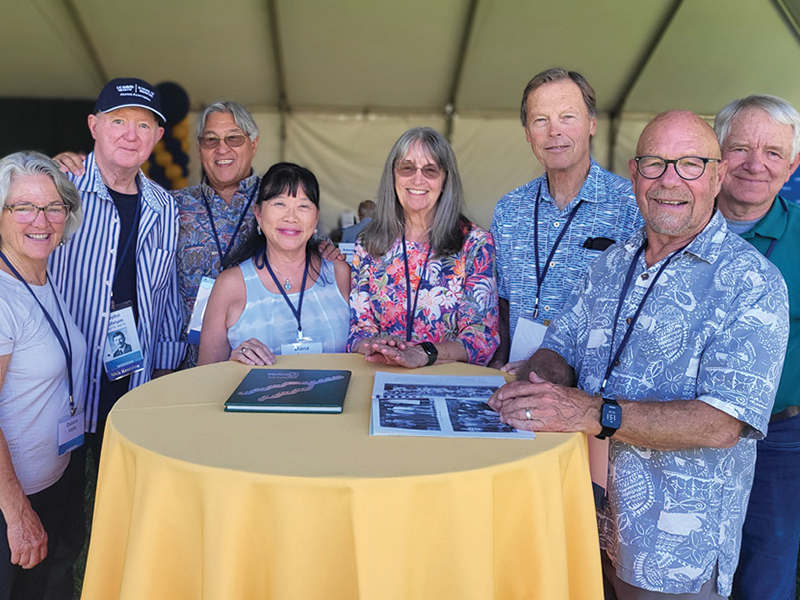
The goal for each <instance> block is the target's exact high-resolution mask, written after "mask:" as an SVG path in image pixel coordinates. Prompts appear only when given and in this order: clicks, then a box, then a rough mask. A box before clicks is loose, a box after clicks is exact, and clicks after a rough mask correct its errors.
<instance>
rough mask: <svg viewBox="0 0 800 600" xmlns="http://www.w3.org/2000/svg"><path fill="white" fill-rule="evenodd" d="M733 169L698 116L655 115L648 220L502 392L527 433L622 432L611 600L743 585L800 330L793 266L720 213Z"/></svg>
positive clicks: (642, 194)
mask: <svg viewBox="0 0 800 600" xmlns="http://www.w3.org/2000/svg"><path fill="white" fill-rule="evenodd" d="M725 170H726V163H725V162H724V161H721V160H720V149H719V145H718V144H717V141H716V137H715V135H714V132H713V130H712V129H711V128H710V127H709V126H708V124H707V123H705V122H704V121H703V120H702V119H700V118H699V117H698V116H697V115H694V114H693V113H689V112H670V113H664V114H662V115H659V116H658V117H656V118H655V119H654V120H653V121H651V122H650V123H649V124H648V126H647V127H646V128H645V130H644V132H643V133H642V135H641V137H640V138H639V144H638V147H637V157H636V158H635V159H634V160H631V161H630V172H631V179H632V180H633V187H634V191H635V193H636V198H637V202H638V204H639V208H640V209H641V212H642V215H643V216H644V220H645V228H644V230H642V231H640V232H638V233H637V234H636V235H634V236H633V237H631V238H630V239H629V240H628V241H627V242H625V243H624V244H617V245H615V246H613V247H612V248H610V249H609V250H608V251H607V252H605V253H604V254H603V255H602V256H601V257H600V259H599V260H598V261H597V263H595V265H594V267H593V268H592V269H591V271H590V272H589V273H587V275H586V276H585V277H584V279H583V281H582V282H581V285H580V286H579V287H578V289H577V290H576V291H575V293H574V294H573V295H572V296H571V297H570V299H569V301H568V302H567V306H566V308H565V310H564V311H563V312H562V313H561V315H560V316H559V317H558V318H557V320H556V321H555V322H554V323H553V326H552V327H551V328H550V330H549V331H548V334H547V336H546V338H545V340H544V343H543V345H542V348H541V349H540V350H539V351H538V352H537V353H536V354H535V355H534V356H533V357H532V358H531V359H530V361H528V363H527V364H526V365H525V367H524V368H523V369H522V370H521V373H520V376H521V380H519V381H517V382H514V383H510V384H508V385H506V386H504V387H503V388H501V389H500V390H499V391H498V392H497V393H496V394H495V395H494V396H493V398H492V399H491V400H490V404H491V405H492V407H493V408H495V409H496V410H498V411H499V412H500V415H501V418H502V420H503V421H504V422H506V423H508V424H510V425H512V426H513V427H516V428H522V429H528V430H534V431H581V432H584V433H586V434H587V435H590V436H598V437H601V438H602V439H608V438H612V436H613V438H612V441H611V442H610V446H609V449H608V457H609V465H610V469H609V476H608V481H607V485H608V496H607V502H606V503H605V506H604V507H603V508H602V509H601V510H600V511H599V512H598V524H599V531H600V545H601V548H602V549H603V553H602V556H603V572H604V577H605V584H606V593H607V596H606V598H620V599H623V598H624V599H639V600H644V599H647V600H654V599H657V598H663V599H664V600H667V599H669V600H675V599H689V598H704V599H705V598H709V599H723V598H727V596H728V594H729V593H730V591H731V583H732V579H733V573H734V570H735V568H736V563H737V559H738V554H739V545H740V541H741V528H742V522H743V520H744V512H745V508H746V506H747V500H748V495H749V493H750V487H751V484H752V478H753V469H754V465H755V444H756V439H758V438H761V437H763V436H764V433H765V432H766V429H767V424H768V421H769V415H770V411H771V409H772V404H773V401H774V398H775V392H776V390H777V386H778V382H779V379H780V373H781V368H782V365H783V357H784V354H785V351H786V341H787V337H788V328H789V327H788V296H787V292H786V285H785V283H784V281H783V278H782V277H781V275H780V272H779V271H778V270H777V269H776V268H775V267H774V266H773V265H772V264H770V263H769V261H767V260H766V259H765V258H764V257H763V256H762V255H761V254H760V253H759V252H757V251H756V250H755V249H754V248H753V247H752V246H750V245H749V244H748V243H747V242H744V241H743V240H742V239H741V238H739V237H738V236H736V235H735V234H733V233H731V232H730V231H728V229H727V226H726V224H725V220H724V218H723V217H722V215H721V214H719V212H716V211H715V209H714V198H715V196H716V194H717V193H718V192H719V189H720V186H721V183H722V179H723V177H724V176H725Z"/></svg>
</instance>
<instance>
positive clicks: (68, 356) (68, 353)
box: [0, 250, 75, 417]
mask: <svg viewBox="0 0 800 600" xmlns="http://www.w3.org/2000/svg"><path fill="white" fill-rule="evenodd" d="M0 258H2V259H3V262H5V263H6V265H8V268H9V269H10V270H11V272H12V273H13V274H14V277H16V278H17V279H19V280H20V281H21V282H22V284H23V285H24V286H25V287H26V288H27V289H28V291H29V292H30V293H31V296H33V299H34V300H36V303H37V304H38V305H39V308H41V309H42V312H43V313H44V318H45V319H47V322H48V324H49V325H50V328H51V329H52V330H53V333H54V334H55V336H56V339H57V340H58V344H59V345H60V346H61V351H62V352H63V353H64V360H65V361H66V363H67V382H68V383H69V416H70V417H74V416H75V400H74V399H73V395H74V382H73V379H72V340H71V339H70V337H69V328H68V327H67V320H66V319H65V318H64V311H63V310H61V303H60V302H59V301H58V294H56V291H55V289H54V288H53V282H52V281H50V278H49V277H47V283H48V284H49V285H50V289H51V290H52V292H53V298H54V299H55V301H56V306H57V307H58V314H60V315H61V322H62V323H63V324H64V335H66V336H67V341H66V342H65V341H64V336H62V335H61V332H60V331H59V330H58V327H57V326H56V323H55V321H53V317H51V316H50V313H48V312H47V309H46V308H45V307H44V305H43V304H42V302H41V300H39V298H38V296H37V295H36V293H35V292H34V291H33V289H31V286H30V285H28V282H27V281H25V280H24V279H23V278H22V275H20V274H19V271H17V270H16V269H15V268H14V265H12V264H11V261H10V260H8V258H7V257H6V255H5V254H3V252H2V250H0Z"/></svg>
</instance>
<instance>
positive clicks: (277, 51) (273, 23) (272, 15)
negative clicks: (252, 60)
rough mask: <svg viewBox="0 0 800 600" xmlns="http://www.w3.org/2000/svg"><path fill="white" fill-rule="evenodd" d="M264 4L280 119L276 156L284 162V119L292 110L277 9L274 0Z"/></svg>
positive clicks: (268, 0) (267, 0)
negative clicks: (265, 5) (270, 41)
mask: <svg viewBox="0 0 800 600" xmlns="http://www.w3.org/2000/svg"><path fill="white" fill-rule="evenodd" d="M266 3H267V13H268V14H269V33H270V38H271V40H272V58H273V61H274V63H275V74H276V76H277V80H278V117H279V119H280V132H279V141H280V147H279V149H278V156H279V157H280V160H281V161H284V160H286V118H287V115H288V113H290V112H291V110H292V109H291V106H290V105H289V99H288V95H287V93H286V71H285V70H284V68H283V51H282V46H281V37H280V24H279V23H278V7H277V6H276V0H266Z"/></svg>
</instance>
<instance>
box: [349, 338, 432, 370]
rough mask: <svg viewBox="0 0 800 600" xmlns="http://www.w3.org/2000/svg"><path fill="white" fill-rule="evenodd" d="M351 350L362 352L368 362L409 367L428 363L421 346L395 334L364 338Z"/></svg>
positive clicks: (422, 365) (414, 367)
mask: <svg viewBox="0 0 800 600" xmlns="http://www.w3.org/2000/svg"><path fill="white" fill-rule="evenodd" d="M353 351H354V352H359V353H361V354H363V355H364V357H365V358H366V360H367V361H368V362H376V363H384V364H387V365H394V366H399V367H406V368H409V369H416V368H417V367H424V366H425V365H427V364H428V355H427V354H426V353H425V351H424V350H423V349H422V348H420V347H419V346H417V345H416V344H412V343H410V342H406V341H405V340H404V339H403V338H401V337H398V336H396V335H387V336H380V337H374V338H364V339H362V340H359V341H358V342H357V343H356V344H355V346H354V347H353Z"/></svg>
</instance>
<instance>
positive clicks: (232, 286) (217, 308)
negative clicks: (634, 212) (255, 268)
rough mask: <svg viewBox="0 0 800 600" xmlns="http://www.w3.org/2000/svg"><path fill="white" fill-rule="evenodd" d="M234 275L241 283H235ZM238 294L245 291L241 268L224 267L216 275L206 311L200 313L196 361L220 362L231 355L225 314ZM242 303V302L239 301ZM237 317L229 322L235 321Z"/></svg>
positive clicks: (201, 362)
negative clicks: (200, 326)
mask: <svg viewBox="0 0 800 600" xmlns="http://www.w3.org/2000/svg"><path fill="white" fill-rule="evenodd" d="M233 275H237V276H238V279H239V280H241V284H240V286H239V285H237V283H238V282H237V281H236V280H235V279H234V277H233ZM237 292H238V294H237ZM237 295H241V296H242V297H244V296H245V295H246V292H245V290H244V279H243V278H242V275H241V270H239V269H230V270H228V271H224V272H223V273H222V274H221V275H220V276H219V277H218V278H217V281H216V283H215V284H214V287H213V289H212V290H211V296H209V298H208V305H207V306H206V312H205V314H204V315H203V327H202V329H201V334H200V354H199V358H198V361H197V364H198V365H208V364H211V363H216V362H223V361H226V360H228V359H229V358H230V357H231V347H230V345H229V344H228V315H229V312H230V308H231V305H232V304H233V303H236V300H237ZM243 307H244V305H243V304H242V308H243ZM239 315H241V310H239ZM236 319H238V315H237V316H236ZM236 319H234V320H233V321H231V323H235V322H236Z"/></svg>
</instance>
